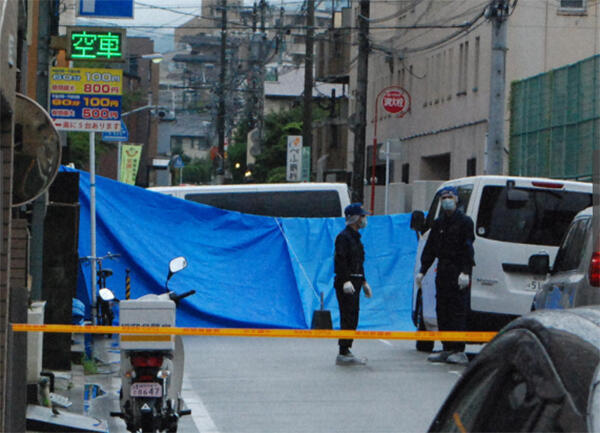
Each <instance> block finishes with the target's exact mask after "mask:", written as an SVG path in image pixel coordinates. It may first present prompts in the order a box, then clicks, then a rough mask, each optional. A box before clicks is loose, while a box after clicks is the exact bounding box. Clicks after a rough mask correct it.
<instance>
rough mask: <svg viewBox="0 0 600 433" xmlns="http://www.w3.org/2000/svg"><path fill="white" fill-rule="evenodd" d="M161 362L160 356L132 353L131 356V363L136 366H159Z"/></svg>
mask: <svg viewBox="0 0 600 433" xmlns="http://www.w3.org/2000/svg"><path fill="white" fill-rule="evenodd" d="M162 363H163V357H162V356H156V355H151V356H146V355H134V356H132V357H131V365H133V366H134V367H136V368H139V367H156V368H158V367H160V366H161V365H162Z"/></svg>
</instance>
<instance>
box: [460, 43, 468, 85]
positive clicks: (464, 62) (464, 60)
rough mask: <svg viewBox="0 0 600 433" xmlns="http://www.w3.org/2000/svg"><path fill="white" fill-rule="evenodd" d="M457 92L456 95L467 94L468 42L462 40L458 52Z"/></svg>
mask: <svg viewBox="0 0 600 433" xmlns="http://www.w3.org/2000/svg"><path fill="white" fill-rule="evenodd" d="M458 54H459V55H458V93H457V95H459V96H460V95H466V94H467V82H468V73H467V70H468V66H469V42H468V41H466V42H463V43H462V44H460V46H459V53H458Z"/></svg>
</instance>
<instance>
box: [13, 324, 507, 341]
mask: <svg viewBox="0 0 600 433" xmlns="http://www.w3.org/2000/svg"><path fill="white" fill-rule="evenodd" d="M12 329H13V331H14V332H54V333H76V334H153V335H203V336H213V337H272V338H352V339H362V340H369V339H371V340H373V339H385V340H421V341H465V342H472V343H485V342H488V341H490V340H491V339H492V338H494V336H495V335H496V332H454V331H453V332H448V331H446V332H433V331H415V332H405V331H342V330H329V329H255V328H168V327H146V326H144V327H138V326H78V325H31V324H27V323H13V324H12Z"/></svg>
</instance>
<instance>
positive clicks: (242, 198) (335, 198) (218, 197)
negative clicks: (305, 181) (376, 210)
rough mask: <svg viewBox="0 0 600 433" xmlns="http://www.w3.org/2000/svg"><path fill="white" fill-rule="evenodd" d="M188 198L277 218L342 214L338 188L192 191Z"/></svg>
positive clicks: (215, 205) (228, 208)
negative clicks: (327, 189)
mask: <svg viewBox="0 0 600 433" xmlns="http://www.w3.org/2000/svg"><path fill="white" fill-rule="evenodd" d="M185 199H186V200H191V201H195V202H197V203H203V204H207V205H210V206H214V207H218V208H221V209H226V210H232V211H238V212H243V213H249V214H254V215H265V216H274V217H302V218H327V217H339V216H341V206H342V205H341V203H340V198H339V194H338V192H337V191H260V192H257V191H248V192H227V193H201V194H199V193H190V194H186V196H185Z"/></svg>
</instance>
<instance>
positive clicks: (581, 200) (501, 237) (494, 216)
mask: <svg viewBox="0 0 600 433" xmlns="http://www.w3.org/2000/svg"><path fill="white" fill-rule="evenodd" d="M518 189H519V190H520V191H523V192H526V194H527V197H526V200H508V198H507V188H506V187H505V186H486V187H484V188H483V193H482V194H481V202H480V205H479V212H478V215H477V229H476V232H477V234H478V235H479V236H481V237H484V238H488V239H493V240H497V241H504V242H513V243H521V244H533V245H549V246H558V245H560V242H561V240H562V238H563V236H564V234H565V231H566V230H567V228H568V227H569V224H570V223H571V221H572V220H573V218H574V217H575V215H576V214H577V213H578V212H579V211H581V210H583V209H585V208H586V207H588V206H591V205H592V195H591V194H589V193H579V192H572V191H551V190H542V189H534V188H518Z"/></svg>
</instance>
